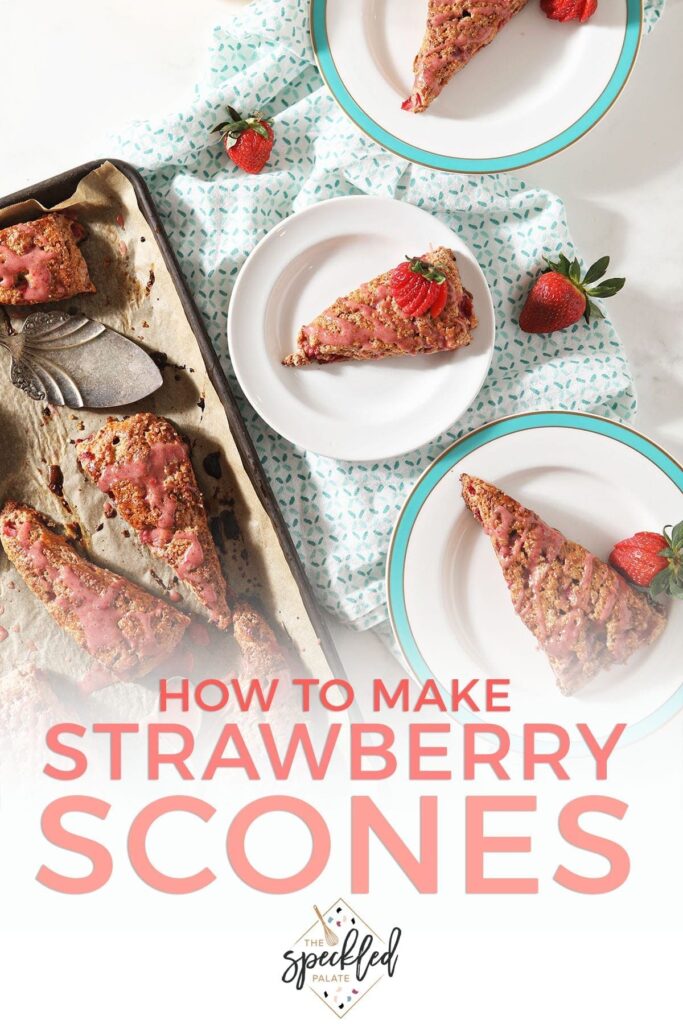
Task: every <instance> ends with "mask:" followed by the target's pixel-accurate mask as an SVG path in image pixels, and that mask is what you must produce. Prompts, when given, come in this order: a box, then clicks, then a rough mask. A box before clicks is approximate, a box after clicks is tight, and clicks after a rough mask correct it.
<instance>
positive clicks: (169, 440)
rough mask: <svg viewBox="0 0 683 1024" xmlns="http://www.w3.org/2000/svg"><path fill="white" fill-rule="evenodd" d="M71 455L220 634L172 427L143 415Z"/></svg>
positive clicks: (222, 596)
mask: <svg viewBox="0 0 683 1024" xmlns="http://www.w3.org/2000/svg"><path fill="white" fill-rule="evenodd" d="M76 455H77V459H78V464H79V465H80V467H81V469H82V470H83V472H84V473H85V474H86V476H87V477H88V478H89V479H90V480H91V481H92V482H93V483H94V484H96V485H97V487H99V489H100V490H101V491H103V492H104V493H105V494H106V495H107V496H108V497H109V498H110V500H111V501H112V502H113V503H114V505H115V507H116V510H117V512H118V514H119V515H120V516H121V518H122V519H124V520H125V521H126V522H127V523H129V524H130V526H132V528H133V529H134V530H135V531H136V532H137V534H138V537H139V538H140V540H141V541H142V543H143V544H145V545H147V546H148V547H149V549H150V551H151V552H152V554H153V555H155V556H156V557H157V558H160V559H161V560H162V561H164V562H165V563H166V564H167V565H169V566H170V567H171V569H173V571H174V573H175V574H176V577H177V579H178V581H179V586H180V587H182V586H186V587H188V589H189V590H190V591H191V592H192V593H193V594H194V595H195V597H196V598H197V600H198V601H199V603H200V605H201V607H202V609H203V610H204V614H205V616H206V618H207V619H208V620H209V621H210V622H212V623H213V624H214V625H216V626H217V627H218V628H219V629H227V628H228V627H229V626H230V611H229V609H228V604H227V599H226V592H227V587H226V583H225V580H224V578H223V573H222V572H221V566H220V562H219V559H218V553H217V551H216V546H215V544H214V541H213V537H212V536H211V530H210V529H209V524H208V520H207V516H206V510H205V508H204V499H203V498H202V494H201V491H200V490H199V487H198V485H197V480H196V477H195V474H194V469H193V468H192V463H191V462H190V455H189V451H188V447H187V445H186V444H185V442H184V441H182V440H181V438H180V436H179V435H178V432H177V430H176V429H175V427H174V426H173V425H172V424H171V423H169V421H168V420H166V419H163V418H162V417H160V416H155V415H154V414H153V413H148V412H142V413H138V414H137V415H135V416H129V417H128V418H127V419H123V420H115V419H111V420H108V421H107V423H105V425H104V426H103V427H102V428H101V429H100V430H98V431H97V433H95V434H92V435H90V436H89V437H86V438H84V439H83V440H82V441H79V442H78V443H77V445H76Z"/></svg>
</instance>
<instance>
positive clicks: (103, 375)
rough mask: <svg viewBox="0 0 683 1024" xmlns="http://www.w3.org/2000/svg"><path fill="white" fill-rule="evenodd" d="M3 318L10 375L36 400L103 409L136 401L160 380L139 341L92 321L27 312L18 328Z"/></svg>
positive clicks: (0, 333) (0, 342) (0, 336)
mask: <svg viewBox="0 0 683 1024" xmlns="http://www.w3.org/2000/svg"><path fill="white" fill-rule="evenodd" d="M1 312H2V311H1V310H0V313H1ZM4 320H5V318H4V317H2V316H0V346H2V348H5V349H7V351H8V352H9V353H10V355H11V357H12V361H11V364H10V380H11V381H12V383H13V384H14V386H15V387H17V388H21V390H22V391H25V392H26V394H27V395H29V397H30V398H33V399H35V400H36V401H37V402H49V403H51V404H52V405H66V406H69V408H71V409H108V408H112V407H114V406H118V405H129V404H130V403H132V402H137V401H139V399H141V398H145V396H146V395H150V394H151V393H152V392H153V391H156V390H157V388H159V387H161V385H162V384H163V378H162V376H161V373H160V372H159V368H158V367H157V365H156V363H155V362H154V360H153V359H151V358H150V357H149V356H148V355H147V353H146V352H144V351H143V350H142V349H141V348H140V347H139V345H136V344H135V342H133V341H130V339H129V338H125V337H124V336H123V335H122V334H119V333H118V332H117V331H113V330H112V329H111V328H110V327H105V325H104V324H101V323H98V322H97V320H90V319H89V318H88V317H87V316H81V315H80V314H78V315H76V316H70V315H69V314H68V313H61V312H58V311H53V312H49V313H31V315H30V316H29V317H27V318H26V320H25V321H24V323H23V326H22V328H21V330H20V331H12V329H11V327H10V326H9V321H8V322H7V324H5V323H4Z"/></svg>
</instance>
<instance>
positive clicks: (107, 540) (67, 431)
mask: <svg viewBox="0 0 683 1024" xmlns="http://www.w3.org/2000/svg"><path fill="white" fill-rule="evenodd" d="M42 209H43V207H41V206H40V205H39V204H38V203H37V202H28V203H21V204H17V205H16V206H14V207H8V208H6V209H4V210H2V211H0V226H5V225H7V224H9V223H18V222H19V221H21V220H24V219H31V218H32V217H35V216H36V214H37V213H38V211H39V210H42ZM55 209H69V210H72V211H73V212H74V213H75V214H76V215H77V217H78V219H79V221H80V222H81V223H82V224H83V225H84V226H85V227H86V229H87V231H88V237H87V239H86V240H85V242H84V243H83V245H82V251H83V255H84V257H85V259H86V261H87V263H88V267H89V269H90V275H91V278H92V280H93V282H94V283H95V285H96V287H97V293H96V294H95V295H84V296H77V297H75V298H73V299H69V300H68V301H64V302H62V303H54V304H51V306H50V307H44V306H41V307H40V308H64V309H66V310H68V311H72V312H76V311H78V312H81V313H84V314H85V315H86V316H90V317H93V318H94V319H96V320H100V321H102V322H103V323H105V324H108V325H109V326H110V327H112V328H114V329H115V330H117V331H120V332H122V333H123V334H125V335H127V336H128V337H130V338H132V339H133V340H135V341H138V342H140V343H141V344H142V345H143V346H144V348H145V349H146V350H147V351H148V352H149V353H151V354H156V358H157V360H158V362H159V364H160V366H161V367H162V372H163V377H164V385H163V387H162V388H161V389H160V390H159V391H158V392H157V393H156V394H155V395H153V396H151V397H150V398H148V399H144V400H143V401H142V402H139V403H138V404H137V405H135V406H130V407H126V408H121V409H115V410H111V411H110V412H107V411H98V412H96V413H94V412H76V411H72V410H69V409H64V408H54V407H45V406H43V405H41V404H40V403H36V402H34V401H32V400H31V399H30V398H28V397H27V396H26V395H25V394H23V393H22V392H20V391H19V390H17V389H16V388H14V387H13V386H12V385H11V384H10V382H9V377H8V369H9V355H8V353H6V352H5V351H4V350H0V502H4V501H5V500H6V499H7V498H16V499H19V500H22V501H26V502H28V503H30V504H31V505H33V506H35V507H36V508H38V509H40V510H41V511H43V512H45V513H46V514H47V515H49V516H50V517H51V518H53V519H54V520H55V521H57V522H58V523H62V524H64V526H65V528H66V529H67V531H69V532H71V533H72V535H74V536H75V538H76V539H77V541H78V543H80V544H81V546H82V549H83V550H84V551H85V553H87V554H88V556H89V557H90V558H92V559H93V560H94V561H95V562H97V563H98V564H100V565H104V566H106V567H108V568H110V569H113V570H114V571H116V572H119V573H121V574H122V575H125V576H127V577H129V578H130V579H132V580H133V581H135V582H137V583H139V584H141V585H142V586H144V587H146V588H147V589H149V590H150V591H152V592H153V593H156V594H158V595H159V596H162V597H163V596H164V595H165V593H166V592H167V590H168V589H169V588H170V587H171V586H172V583H171V580H172V573H171V572H170V570H168V569H166V567H165V566H164V564H163V563H162V562H160V561H158V560H157V559H154V558H153V557H152V556H151V555H149V553H148V552H147V550H146V549H145V548H144V546H143V545H142V544H141V543H140V542H139V541H138V540H137V538H136V536H135V534H134V532H133V531H132V530H127V528H126V524H125V523H124V522H123V521H122V520H121V519H120V518H118V517H116V518H112V519H107V518H106V517H105V515H104V513H103V503H104V501H103V499H104V496H103V495H102V493H101V492H100V491H99V490H98V489H97V488H96V487H94V486H92V485H91V484H89V483H87V482H86V481H85V479H84V478H83V476H82V475H81V473H80V471H79V470H78V467H77V464H76V458H75V453H74V441H75V440H76V439H77V438H80V437H83V436H84V435H85V434H87V433H90V432H91V431H93V430H96V429H97V428H98V427H99V426H100V425H101V424H102V423H104V422H105V420H106V418H107V416H108V415H116V416H123V415H126V414H129V413H130V412H135V411H140V410H142V409H144V410H150V411H153V412H156V413H158V414H160V415H162V416H167V417H168V418H169V419H170V420H171V421H172V422H173V423H174V424H175V426H176V427H177V428H178V429H179V431H180V433H181V434H182V435H184V436H185V437H186V438H187V439H188V440H189V442H190V450H191V456H192V462H193V465H194V468H195V472H196V474H197V479H198V481H199V485H200V487H201V490H202V492H203V494H204V497H205V500H206V504H207V511H208V514H209V518H210V519H211V520H214V528H215V529H216V533H217V536H218V538H219V548H222V551H221V552H220V553H221V558H222V561H223V568H224V572H225V574H226V578H227V580H228V583H229V586H230V589H231V591H232V593H233V594H238V595H244V596H247V597H250V598H252V599H253V600H254V603H255V605H256V607H259V608H260V609H261V610H263V611H265V612H266V613H267V616H268V618H269V621H270V622H271V625H273V626H277V627H279V628H280V629H281V631H282V632H281V634H280V635H281V639H283V640H285V641H286V638H287V636H288V637H289V638H290V639H291V647H292V650H293V655H294V665H295V666H297V668H296V670H305V673H306V674H309V675H311V676H313V677H319V678H324V679H327V678H330V677H331V675H332V673H331V672H330V669H329V667H328V665H327V663H326V660H325V657H324V655H323V653H322V650H321V648H320V643H319V640H318V638H317V636H316V634H315V631H314V628H313V626H312V624H311V622H310V620H309V618H308V615H307V613H306V610H305V607H304V604H303V601H302V598H301V595H300V592H299V589H298V586H297V583H296V581H295V579H294V577H293V575H292V573H291V571H290V569H289V566H288V564H287V562H286V560H285V557H284V554H283V551H282V548H281V547H280V543H279V540H278V538H277V535H276V533H275V530H274V528H273V525H272V523H271V521H270V518H269V516H268V514H267V512H266V510H265V509H264V507H263V505H262V503H261V501H260V499H259V497H258V496H257V494H256V491H255V490H254V487H253V485H252V483H251V481H250V479H249V476H248V474H247V472H246V471H245V468H244V466H243V464H242V461H241V458H240V455H239V452H238V450H237V447H236V445H235V442H234V440H233V437H232V434H231V432H230V429H229V426H228V423H227V420H226V415H225V411H224V409H223V406H222V404H221V402H220V399H219V398H218V395H217V394H216V392H215V390H214V388H213V386H212V385H211V382H210V381H209V379H208V376H207V373H206V370H205V367H204V361H203V358H202V355H201V352H200V350H199V347H198V344H197V341H196V339H195V336H194V334H193V332H192V329H191V327H190V324H189V323H188V321H187V319H186V316H185V313H184V311H183V308H182V305H181V302H180V298H179V296H178V294H177V292H176V290H175V287H174V285H173V282H172V280H171V277H170V274H169V272H168V270H167V269H166V266H165V263H164V260H163V256H162V255H161V252H160V250H159V248H158V246H157V244H156V242H155V240H154V237H153V235H152V233H151V231H150V228H149V226H148V224H147V222H146V221H145V219H144V217H143V215H142V213H141V212H140V210H139V208H138V205H137V201H136V197H135V193H134V191H133V188H132V186H131V184H130V183H129V181H128V179H127V178H126V177H125V176H124V175H123V174H122V173H121V172H120V171H119V170H118V169H117V168H115V167H114V166H113V165H112V164H107V163H105V164H103V165H102V166H101V167H100V168H98V169H97V170H96V171H93V172H92V173H91V174H89V175H87V177H85V178H84V179H83V180H82V181H81V183H80V185H79V187H78V189H77V191H76V192H75V193H74V195H73V196H72V197H71V198H70V199H68V200H66V201H65V202H63V203H60V204H59V206H57V207H55ZM33 308H35V307H33ZM5 309H6V310H7V312H8V313H10V314H11V317H12V320H13V322H14V324H15V326H18V325H19V324H20V323H21V321H22V320H23V319H24V317H25V315H26V314H27V313H28V312H31V309H28V308H23V309H18V308H17V309H16V310H12V309H10V307H5ZM207 457H208V458H207ZM51 466H59V467H60V470H61V472H62V474H63V478H64V483H63V498H62V497H60V496H59V495H58V494H55V493H53V491H51V489H50V487H49V485H48V484H49V473H50V467H51ZM218 474H220V476H218ZM126 533H129V536H126V535H125V534H126ZM180 607H184V608H185V609H186V610H187V609H189V610H191V611H192V610H194V611H197V610H198V608H197V606H195V605H193V604H192V599H191V598H187V597H186V595H185V594H183V604H182V605H180ZM0 609H1V614H0V626H2V627H4V629H5V630H7V631H8V634H9V635H8V636H7V638H6V639H5V640H4V641H3V642H2V643H0V674H2V673H3V672H6V671H11V670H13V669H14V668H15V667H16V666H17V665H20V664H23V663H25V662H26V661H33V662H35V664H36V665H37V666H38V667H39V668H45V669H49V670H51V671H53V672H54V671H57V672H58V673H59V674H60V675H61V676H62V677H64V679H65V680H69V681H70V685H73V681H74V680H79V679H81V678H82V677H83V675H84V674H85V673H87V671H88V670H89V669H91V668H92V666H93V661H92V659H91V658H90V657H89V656H88V655H87V654H86V653H85V652H83V651H81V650H80V648H78V646H77V645H76V644H75V643H74V642H73V641H72V640H71V639H70V638H69V637H67V636H66V635H65V634H64V633H63V632H62V631H61V630H60V628H59V627H58V626H57V625H56V624H55V623H54V622H53V620H52V618H51V617H50V615H49V614H48V613H47V611H46V610H45V609H44V608H43V606H42V605H41V603H40V602H39V601H38V600H37V599H36V598H34V597H33V595H32V594H31V593H30V592H29V591H28V589H27V588H26V586H25V585H24V583H23V582H22V580H21V577H20V576H19V575H18V574H17V572H16V571H15V570H14V569H13V567H12V566H11V565H10V564H9V562H8V560H7V558H6V557H5V555H4V554H3V553H0ZM209 633H210V641H211V642H210V646H209V648H207V647H206V646H203V647H202V651H203V654H202V660H203V662H204V664H203V665H202V668H203V669H206V668H208V667H209V664H210V666H211V669H212V673H211V674H214V672H215V673H219V672H220V671H221V670H222V673H223V674H226V673H235V672H237V671H238V666H239V654H238V650H237V646H236V644H235V643H234V641H233V640H232V639H231V638H230V637H227V638H226V636H225V635H221V634H220V633H219V632H218V631H217V630H215V629H213V628H211V629H210V630H209ZM299 661H300V665H298V664H297V663H298V662H299ZM178 671H180V668H179V669H178ZM184 674H185V673H184ZM200 678H201V677H200ZM122 686H123V688H122ZM128 687H130V688H131V689H130V690H129V691H128V695H127V696H125V689H124V688H128ZM108 690H109V691H112V690H115V691H116V694H117V696H116V701H117V703H118V704H119V705H120V710H124V706H125V705H130V710H131V712H132V713H134V714H138V713H139V712H141V711H143V708H144V705H145V702H144V701H143V702H142V705H141V704H140V695H139V693H137V694H136V692H135V691H137V690H139V687H138V686H137V685H135V684H122V685H119V684H117V685H116V686H115V687H109V688H108ZM113 696H114V694H113V693H110V694H109V697H113ZM107 699H108V697H107V691H106V690H101V691H99V692H98V693H97V694H93V695H92V697H91V698H90V700H91V701H92V702H95V703H97V702H99V701H101V700H104V701H105V702H106V701H107Z"/></svg>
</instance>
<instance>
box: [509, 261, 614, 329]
mask: <svg viewBox="0 0 683 1024" xmlns="http://www.w3.org/2000/svg"><path fill="white" fill-rule="evenodd" d="M546 263H547V264H548V269H547V270H545V271H544V272H543V273H542V274H541V275H540V276H539V277H538V278H537V279H536V281H535V282H534V284H533V285H532V287H531V291H530V292H529V295H528V296H527V300H526V302H525V304H524V308H523V310H522V312H521V315H520V318H519V326H520V327H521V328H522V330H523V331H528V333H529V334H550V333H551V332H552V331H561V330H563V329H564V328H565V327H571V326H572V324H575V323H577V321H579V320H580V319H581V317H582V316H583V317H585V319H586V323H588V324H589V323H590V322H591V320H592V319H597V320H602V319H604V313H603V312H602V310H601V309H600V307H599V306H597V305H596V303H595V302H594V301H593V300H594V299H607V298H610V297H611V296H612V295H616V293H617V292H619V291H621V289H622V288H623V287H624V284H625V281H626V279H625V278H623V277H611V278H609V279H608V280H606V281H600V278H602V277H604V275H605V272H606V271H607V268H608V266H609V256H603V257H602V258H601V259H599V260H596V262H595V263H594V264H593V265H592V267H589V269H588V271H587V272H586V274H585V276H584V277H583V278H582V277H581V264H580V263H579V261H578V260H577V259H574V260H573V261H570V260H569V259H568V258H567V257H566V256H565V255H564V253H561V254H560V255H559V256H558V258H557V261H556V262H553V261H552V260H549V259H546ZM597 282H599V283H597Z"/></svg>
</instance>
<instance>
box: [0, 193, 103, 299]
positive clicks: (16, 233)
mask: <svg viewBox="0 0 683 1024" xmlns="http://www.w3.org/2000/svg"><path fill="white" fill-rule="evenodd" d="M76 229H78V230H79V231H80V228H79V225H77V224H75V223H74V221H71V220H69V218H68V217H65V216H63V215H62V214H58V213H49V214H47V216H45V217H40V218H39V219H38V220H32V221H27V222H25V223H23V224H13V225H12V226H11V227H8V228H2V229H0V305H6V306H26V305H34V304H36V303H38V302H54V301H56V300H58V299H69V298H71V297H72V296H73V295H80V294H82V293H83V292H94V291H96V288H95V285H94V284H93V283H92V281H91V280H90V275H89V273H88V266H87V264H86V262H85V260H84V259H83V256H82V254H81V250H80V249H79V248H78V245H77V241H76V234H75V233H74V232H75V231H76Z"/></svg>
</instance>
